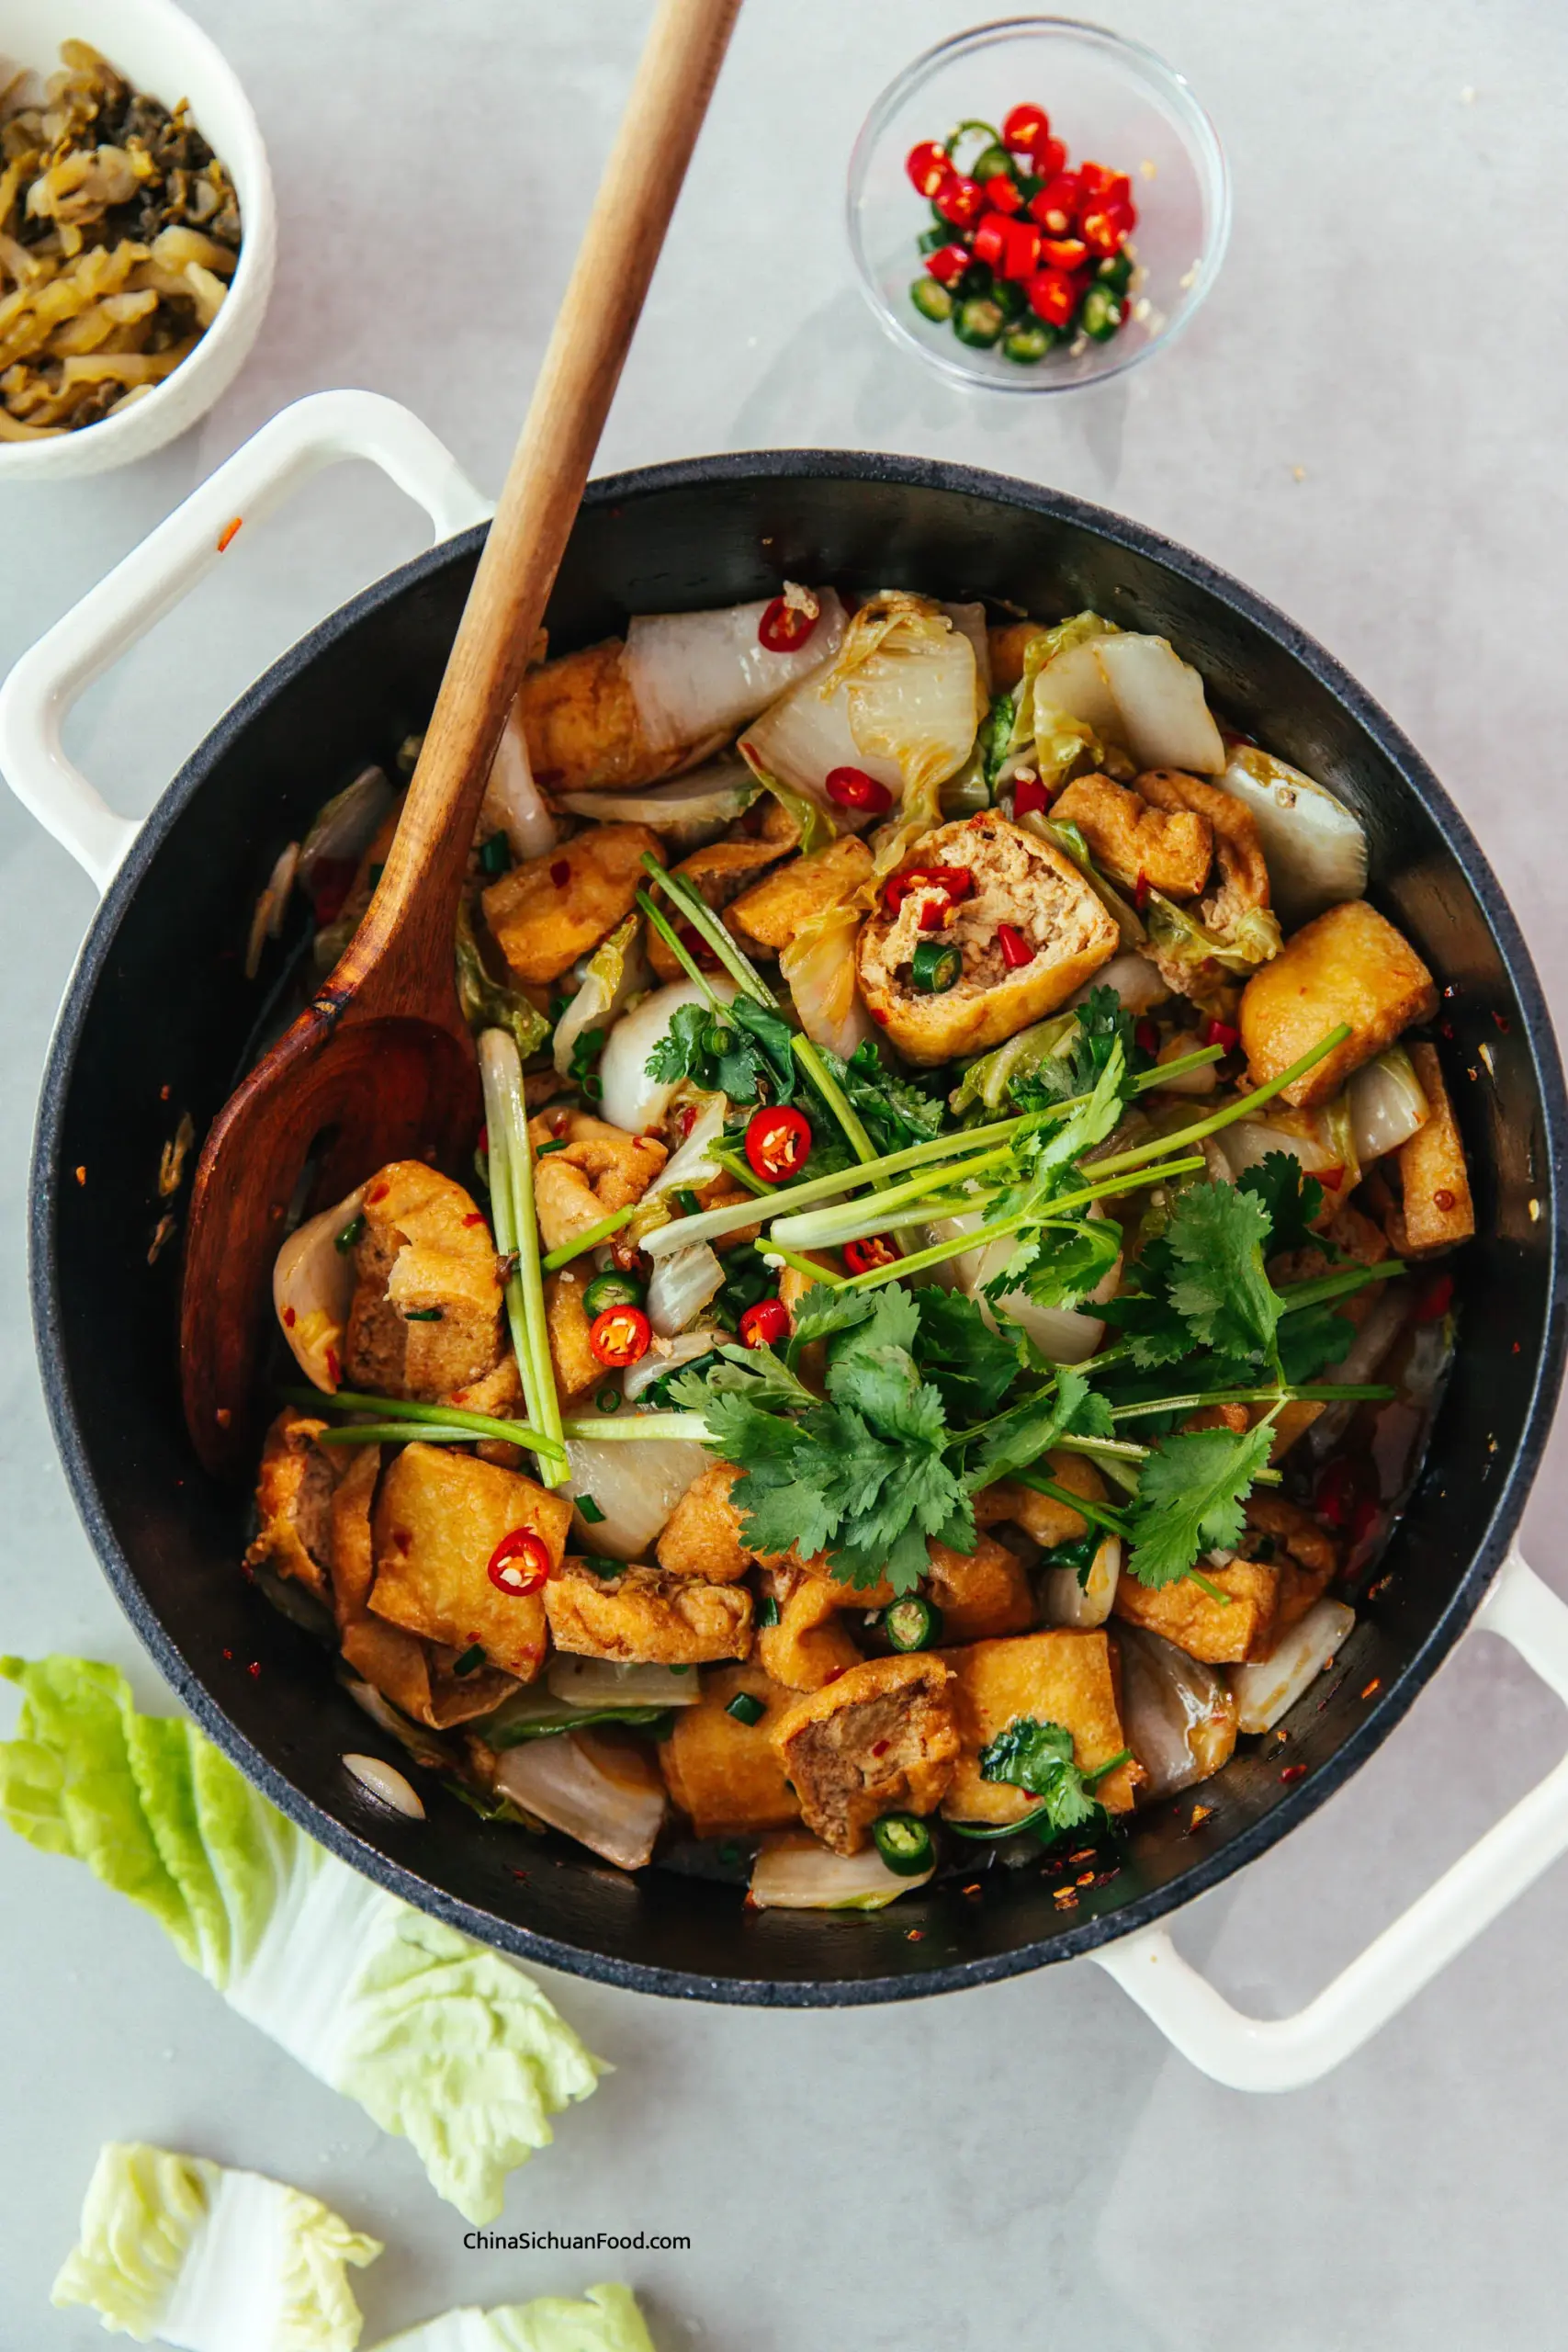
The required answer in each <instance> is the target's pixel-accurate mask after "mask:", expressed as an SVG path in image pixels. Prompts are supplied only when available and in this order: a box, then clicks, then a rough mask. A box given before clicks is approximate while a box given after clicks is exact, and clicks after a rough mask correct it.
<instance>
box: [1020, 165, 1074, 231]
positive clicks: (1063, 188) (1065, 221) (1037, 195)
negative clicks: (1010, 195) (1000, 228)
mask: <svg viewBox="0 0 1568 2352" xmlns="http://www.w3.org/2000/svg"><path fill="white" fill-rule="evenodd" d="M1082 201H1083V185H1082V183H1081V181H1080V180H1079V178H1078V175H1077V173H1076V172H1058V173H1057V174H1056V175H1055V178H1054V179H1048V180H1047V181H1046V183H1045V185H1044V187H1042V188H1037V189H1036V190H1035V192H1034V194H1033V195H1032V197H1031V198H1030V199H1029V217H1030V219H1031V220H1037V221H1038V222H1039V224H1040V226H1041V228H1043V230H1044V231H1045V232H1046V233H1047V234H1048V235H1050V236H1053V237H1065V236H1066V235H1067V234H1068V232H1069V231H1070V230H1071V228H1072V225H1073V221H1074V220H1075V219H1076V218H1077V209H1078V206H1079V205H1080V203H1081V202H1082Z"/></svg>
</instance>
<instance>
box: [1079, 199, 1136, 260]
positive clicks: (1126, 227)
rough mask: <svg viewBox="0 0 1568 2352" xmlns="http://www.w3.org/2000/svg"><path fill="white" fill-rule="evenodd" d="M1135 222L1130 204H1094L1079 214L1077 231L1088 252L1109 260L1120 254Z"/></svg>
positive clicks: (1134, 215)
mask: <svg viewBox="0 0 1568 2352" xmlns="http://www.w3.org/2000/svg"><path fill="white" fill-rule="evenodd" d="M1136 220H1137V215H1136V213H1135V212H1134V209H1133V208H1132V206H1131V205H1130V204H1111V203H1107V204H1094V205H1090V206H1089V208H1088V209H1087V210H1085V211H1083V212H1080V213H1079V215H1078V229H1079V232H1081V234H1082V237H1083V241H1084V243H1085V244H1086V245H1088V246H1089V249H1090V251H1091V252H1093V253H1097V254H1104V255H1105V256H1106V257H1107V259H1109V258H1110V256H1111V254H1119V253H1120V252H1121V250H1122V246H1123V245H1124V244H1125V243H1126V242H1127V240H1128V238H1129V237H1130V236H1131V235H1132V233H1133V229H1134V223H1135V221H1136Z"/></svg>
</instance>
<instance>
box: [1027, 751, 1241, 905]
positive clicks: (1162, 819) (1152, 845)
mask: <svg viewBox="0 0 1568 2352" xmlns="http://www.w3.org/2000/svg"><path fill="white" fill-rule="evenodd" d="M1051 816H1052V820H1053V822H1054V823H1055V824H1058V825H1076V826H1077V829H1078V831H1079V832H1080V833H1081V834H1082V835H1083V837H1084V839H1085V841H1086V842H1088V843H1089V848H1090V850H1091V851H1092V853H1093V854H1094V860H1095V863H1096V865H1100V866H1102V867H1103V868H1104V870H1105V872H1106V873H1107V874H1109V875H1110V876H1111V880H1112V881H1113V882H1117V883H1120V885H1121V886H1122V888H1123V889H1124V890H1135V889H1136V888H1138V886H1139V885H1140V884H1141V883H1147V884H1148V885H1149V887H1150V888H1152V889H1155V890H1163V891H1164V893H1165V895H1166V897H1167V898H1168V899H1195V898H1196V897H1197V896H1198V893H1199V891H1200V890H1201V888H1203V885H1204V883H1205V882H1207V880H1208V878H1209V867H1210V865H1211V863H1212V861H1213V854H1214V829H1213V825H1212V824H1211V823H1210V822H1209V820H1208V819H1207V817H1204V816H1201V815H1200V814H1199V812H1198V811H1197V810H1196V809H1184V808H1178V809H1159V808H1155V807H1153V806H1151V805H1150V803H1149V802H1148V801H1147V800H1145V799H1144V798H1143V797H1142V796H1141V795H1140V794H1139V793H1138V792H1136V791H1129V790H1128V789H1127V787H1126V786H1124V785H1120V784H1113V783H1112V782H1111V778H1110V777H1109V776H1108V775H1084V776H1079V777H1078V779H1077V782H1076V783H1074V784H1069V785H1068V786H1067V788H1066V791H1065V792H1064V793H1062V794H1061V795H1060V796H1059V797H1058V798H1057V799H1056V800H1055V802H1054V803H1053V805H1052V809H1051Z"/></svg>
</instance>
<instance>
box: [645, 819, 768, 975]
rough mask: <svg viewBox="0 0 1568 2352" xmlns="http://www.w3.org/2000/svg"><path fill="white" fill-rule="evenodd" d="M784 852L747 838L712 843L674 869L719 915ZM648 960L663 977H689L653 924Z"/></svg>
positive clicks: (695, 851)
mask: <svg viewBox="0 0 1568 2352" xmlns="http://www.w3.org/2000/svg"><path fill="white" fill-rule="evenodd" d="M782 854H783V852H782V851H781V850H780V849H778V848H777V847H776V846H775V845H774V843H773V842H768V841H757V840H752V839H749V838H743V839H741V840H739V841H728V842H709V843H708V845H707V847H706V848H705V849H697V850H694V851H693V852H692V854H691V856H690V857H683V858H682V860H681V863H680V865H677V866H676V867H675V869H674V870H675V872H676V873H677V874H679V875H681V876H682V877H683V878H684V879H685V880H686V881H687V882H689V883H690V884H691V885H692V888H694V890H695V891H696V892H697V894H698V896H699V897H700V898H701V899H702V901H703V904H704V905H705V906H707V907H711V908H712V909H713V910H714V912H715V914H722V913H723V912H724V910H725V909H726V908H727V907H728V905H729V904H730V902H731V901H732V900H733V899H738V898H739V896H740V894H741V892H742V891H744V890H745V889H746V888H747V887H748V886H749V885H750V883H753V882H755V881H756V880H757V877H758V876H759V875H762V874H765V873H766V872H767V870H768V868H769V866H770V865H776V864H777V863H778V860H779V858H780V857H781V855H782ZM674 920H675V922H676V923H677V925H678V926H679V925H680V923H681V920H682V919H681V916H680V913H679V910H675V911H674ZM648 960H649V964H650V965H651V966H652V967H653V971H654V974H655V977H656V978H659V979H661V980H679V979H683V978H685V967H684V966H683V965H682V963H681V961H680V959H679V957H678V956H676V955H675V953H674V951H673V950H672V949H671V947H670V945H669V944H668V943H667V942H666V941H665V939H664V938H663V937H662V935H661V934H660V933H659V932H657V931H655V929H654V928H653V925H652V924H651V923H649V927H648Z"/></svg>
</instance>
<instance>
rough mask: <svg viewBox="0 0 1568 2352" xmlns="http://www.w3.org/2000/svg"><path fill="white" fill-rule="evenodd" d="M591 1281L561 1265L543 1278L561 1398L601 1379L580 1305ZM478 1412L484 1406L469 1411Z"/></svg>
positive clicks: (552, 1358) (587, 1318)
mask: <svg viewBox="0 0 1568 2352" xmlns="http://www.w3.org/2000/svg"><path fill="white" fill-rule="evenodd" d="M552 1157H554V1155H553V1154H552ZM590 1279H591V1277H589V1276H585V1275H582V1274H580V1273H577V1272H574V1271H573V1269H572V1268H571V1267H570V1266H563V1267H562V1268H561V1270H560V1272H559V1273H557V1274H547V1275H546V1277H545V1323H546V1327H547V1329H548V1331H549V1335H550V1362H551V1363H552V1364H553V1365H554V1367H555V1375H556V1385H557V1387H558V1389H559V1390H560V1393H561V1395H562V1396H563V1397H577V1396H580V1395H581V1392H582V1391H583V1390H584V1389H585V1388H592V1385H593V1384H594V1382H595V1381H597V1380H602V1379H603V1378H604V1365H603V1364H602V1363H600V1361H599V1359H598V1357H597V1356H596V1355H595V1354H594V1352H593V1351H592V1348H591V1347H590V1345H589V1343H588V1334H589V1332H590V1331H591V1330H592V1317H591V1316H590V1315H589V1312H588V1309H587V1307H586V1306H584V1305H583V1303H582V1299H583V1293H584V1292H585V1291H586V1289H587V1287H588V1282H589V1280H590ZM473 1409H474V1410H476V1411H478V1412H484V1411H487V1410H488V1409H489V1408H488V1407H485V1406H482V1405H481V1406H477V1407H475V1408H473Z"/></svg>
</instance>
